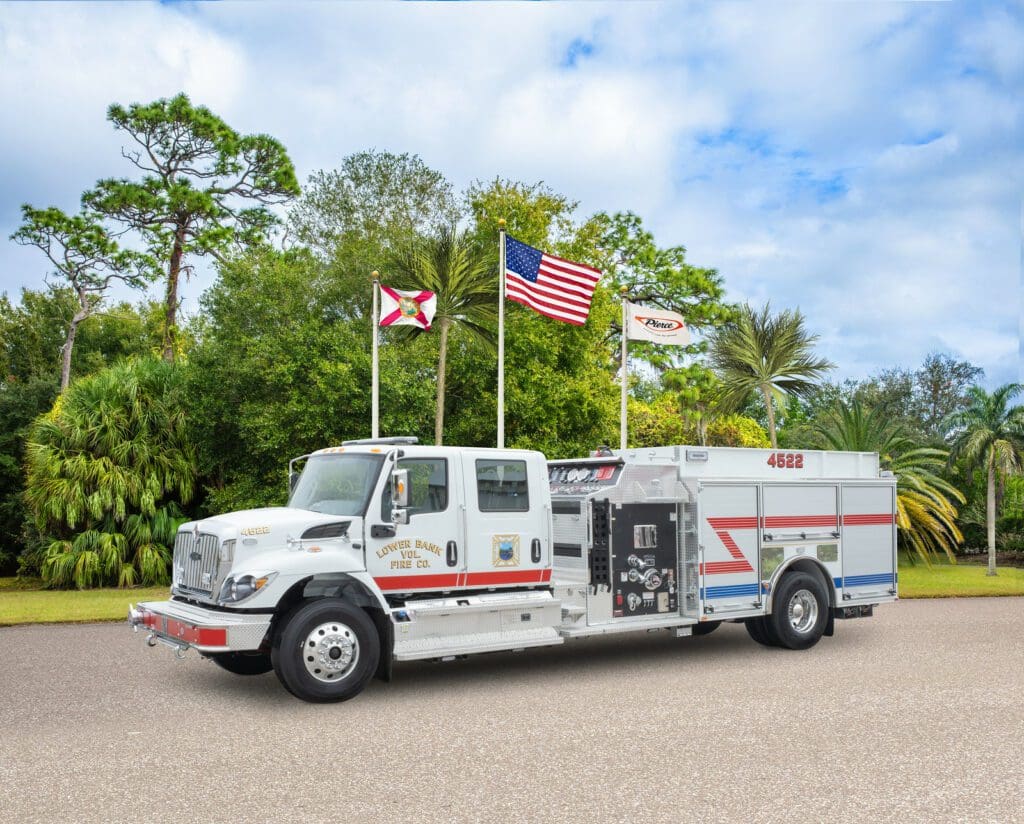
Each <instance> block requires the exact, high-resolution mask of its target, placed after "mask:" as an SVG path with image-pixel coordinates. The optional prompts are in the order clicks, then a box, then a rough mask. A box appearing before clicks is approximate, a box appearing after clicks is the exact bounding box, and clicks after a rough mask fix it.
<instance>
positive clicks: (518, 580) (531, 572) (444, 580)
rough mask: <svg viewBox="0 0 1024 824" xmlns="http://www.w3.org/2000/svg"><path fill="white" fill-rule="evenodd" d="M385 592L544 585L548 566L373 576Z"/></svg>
mask: <svg viewBox="0 0 1024 824" xmlns="http://www.w3.org/2000/svg"><path fill="white" fill-rule="evenodd" d="M373 580H374V581H376V582H377V586H379V587H380V588H381V590H383V591H384V592H408V591H409V590H413V589H459V588H462V587H493V586H501V585H503V584H546V583H547V582H548V581H550V580H551V570H550V569H512V570H500V571H494V572H452V573H447V574H445V575H387V576H381V577H379V578H374V579H373Z"/></svg>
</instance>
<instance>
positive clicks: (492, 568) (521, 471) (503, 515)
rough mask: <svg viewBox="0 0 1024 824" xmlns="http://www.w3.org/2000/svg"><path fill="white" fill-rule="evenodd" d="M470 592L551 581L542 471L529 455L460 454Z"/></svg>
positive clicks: (547, 502) (548, 521) (540, 464)
mask: <svg viewBox="0 0 1024 824" xmlns="http://www.w3.org/2000/svg"><path fill="white" fill-rule="evenodd" d="M463 461H464V464H463V477H464V478H465V496H466V497H465V502H466V503H465V506H466V513H465V517H466V538H467V540H466V544H467V559H466V563H467V566H466V578H465V581H464V584H463V585H464V586H466V587H469V588H470V589H493V588H507V587H516V586H528V585H530V584H544V583H547V582H548V581H550V580H551V545H550V541H551V536H550V531H551V526H550V525H551V505H550V501H551V498H550V495H549V494H548V476H547V465H546V464H545V463H544V461H543V460H542V459H541V458H539V457H538V456H535V455H531V454H529V453H519V454H516V453H511V454H502V453H499V452H483V451H481V452H465V453H463Z"/></svg>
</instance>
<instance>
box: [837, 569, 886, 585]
mask: <svg viewBox="0 0 1024 824" xmlns="http://www.w3.org/2000/svg"><path fill="white" fill-rule="evenodd" d="M894 581H895V578H894V577H893V574H892V573H891V572H880V573H878V574H877V575H847V576H846V578H844V579H843V584H844V586H848V587H859V586H866V585H868V584H892V583H894Z"/></svg>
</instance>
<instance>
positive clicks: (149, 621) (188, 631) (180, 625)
mask: <svg viewBox="0 0 1024 824" xmlns="http://www.w3.org/2000/svg"><path fill="white" fill-rule="evenodd" d="M142 625H143V626H144V627H147V628H149V629H151V630H153V631H154V632H159V633H160V634H161V635H166V636H168V637H170V638H177V639H178V640H179V641H184V642H185V643H187V644H194V645H195V646H198V647H226V646H227V645H228V631H227V629H226V628H224V627H197V626H196V625H195V624H189V623H186V622H185V621H178V620H176V619H174V618H167V617H166V616H163V615H157V614H156V613H155V612H149V611H148V610H147V611H146V612H144V613H143V616H142Z"/></svg>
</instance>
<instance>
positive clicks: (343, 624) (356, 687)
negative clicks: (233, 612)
mask: <svg viewBox="0 0 1024 824" xmlns="http://www.w3.org/2000/svg"><path fill="white" fill-rule="evenodd" d="M270 657H271V661H272V662H273V666H274V672H276V673H277V677H278V678H279V679H280V681H281V683H282V684H283V685H284V687H285V689H287V690H288V691H289V692H290V693H291V694H292V695H294V696H295V697H296V698H301V699H302V700H303V701H311V702H314V703H327V702H331V701H347V700H348V699H350V698H355V696H357V695H358V694H359V693H360V692H362V691H363V688H364V687H365V686H366V684H367V682H368V681H369V680H370V678H371V677H373V673H374V672H375V671H376V669H377V663H378V661H379V660H380V639H379V638H378V636H377V628H376V627H375V626H374V625H373V621H372V620H371V619H370V616H368V615H367V614H366V613H365V612H364V611H363V610H361V609H360V608H359V607H356V606H353V605H352V604H350V603H348V602H347V601H343V600H341V599H340V598H322V599H319V600H316V601H310V602H308V603H306V604H303V605H302V606H300V607H298V608H296V609H295V611H294V612H292V613H290V614H289V615H288V616H287V617H286V618H285V619H284V621H283V622H282V625H281V627H280V628H279V629H278V631H277V632H276V633H275V635H274V642H273V644H272V645H271V650H270Z"/></svg>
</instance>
